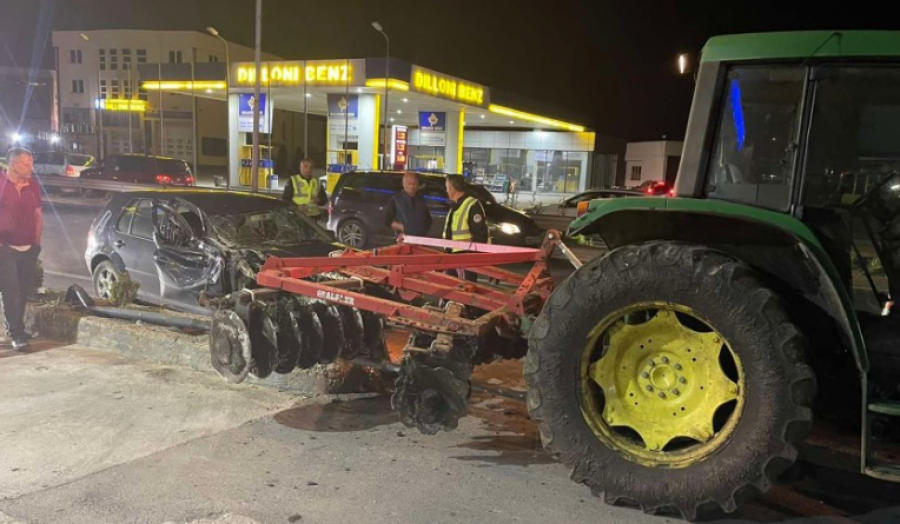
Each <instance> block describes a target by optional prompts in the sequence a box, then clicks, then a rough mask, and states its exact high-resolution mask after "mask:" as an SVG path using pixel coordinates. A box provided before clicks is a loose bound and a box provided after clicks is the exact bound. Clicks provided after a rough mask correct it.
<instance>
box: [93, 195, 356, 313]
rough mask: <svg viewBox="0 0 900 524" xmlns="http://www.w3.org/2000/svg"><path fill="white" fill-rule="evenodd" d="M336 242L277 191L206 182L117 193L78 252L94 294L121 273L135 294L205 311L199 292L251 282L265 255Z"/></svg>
mask: <svg viewBox="0 0 900 524" xmlns="http://www.w3.org/2000/svg"><path fill="white" fill-rule="evenodd" d="M340 249H343V246H341V245H339V244H337V243H335V242H334V237H333V235H331V234H330V233H329V232H328V231H326V230H325V229H324V228H322V227H321V226H319V225H318V224H316V223H315V221H313V220H311V219H310V218H308V217H307V216H306V215H304V214H303V213H301V212H300V211H299V210H297V209H296V208H295V207H294V206H292V205H290V204H287V203H286V202H283V201H281V200H280V199H278V198H274V197H269V196H264V195H258V194H251V193H241V192H233V191H232V192H224V191H220V190H212V189H207V190H203V189H181V190H173V189H166V190H161V191H133V192H124V193H118V194H116V196H114V197H113V198H112V200H110V202H109V204H108V205H107V206H106V208H105V209H104V210H103V212H101V213H100V215H99V216H98V217H97V218H96V219H95V220H94V223H93V224H92V225H91V229H90V232H89V234H88V244H87V250H86V251H85V255H84V259H85V262H86V263H87V266H88V269H89V270H90V272H91V275H92V276H93V287H94V293H95V295H96V296H98V297H101V298H107V297H109V289H110V285H111V284H112V283H113V282H115V281H116V280H117V279H119V278H120V277H121V275H122V274H123V273H124V272H126V271H127V272H128V274H129V276H131V278H132V279H134V280H136V281H137V282H138V283H140V289H139V291H138V297H139V298H140V299H141V300H143V301H146V302H149V303H152V304H159V305H163V306H168V307H172V308H175V309H179V310H182V311H190V312H195V313H204V312H206V313H208V310H207V309H206V308H204V307H202V306H200V305H199V304H198V303H197V298H198V297H199V294H200V292H201V291H206V293H207V294H208V295H209V296H211V297H216V296H222V295H225V294H228V293H231V292H233V291H236V290H240V289H242V288H244V287H253V285H255V278H256V271H258V270H259V268H260V267H261V266H262V264H263V262H264V261H265V259H266V257H268V256H270V255H276V256H287V257H303V256H327V255H328V254H329V253H332V252H334V251H337V250H340Z"/></svg>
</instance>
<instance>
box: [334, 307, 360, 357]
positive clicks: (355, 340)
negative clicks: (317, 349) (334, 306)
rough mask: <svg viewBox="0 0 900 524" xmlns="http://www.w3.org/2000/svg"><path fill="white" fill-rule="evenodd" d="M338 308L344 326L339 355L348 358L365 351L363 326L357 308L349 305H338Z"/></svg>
mask: <svg viewBox="0 0 900 524" xmlns="http://www.w3.org/2000/svg"><path fill="white" fill-rule="evenodd" d="M338 310H339V311H340V314H341V324H342V326H343V328H344V347H343V349H342V351H341V354H340V356H341V357H342V358H346V359H348V360H349V359H352V358H356V357H358V356H360V355H362V354H364V353H366V345H365V344H366V341H365V326H364V325H363V318H362V315H361V314H360V312H359V310H358V309H356V308H353V307H350V306H340V307H339V308H338Z"/></svg>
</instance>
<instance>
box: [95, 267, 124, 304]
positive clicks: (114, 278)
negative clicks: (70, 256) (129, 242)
mask: <svg viewBox="0 0 900 524" xmlns="http://www.w3.org/2000/svg"><path fill="white" fill-rule="evenodd" d="M121 275H122V273H121V272H120V271H119V270H118V269H116V266H115V264H113V263H112V262H111V261H109V260H104V261H103V262H100V263H99V264H97V267H95V268H94V274H93V281H94V295H95V296H96V297H97V298H103V299H107V300H109V298H110V290H111V289H112V286H113V284H115V283H116V282H118V281H119V278H120V277H121Z"/></svg>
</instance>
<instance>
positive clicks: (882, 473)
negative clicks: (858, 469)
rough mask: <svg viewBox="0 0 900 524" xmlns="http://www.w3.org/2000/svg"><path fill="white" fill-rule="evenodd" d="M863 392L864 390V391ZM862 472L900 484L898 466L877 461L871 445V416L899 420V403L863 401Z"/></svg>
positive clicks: (899, 468) (899, 467)
mask: <svg viewBox="0 0 900 524" xmlns="http://www.w3.org/2000/svg"><path fill="white" fill-rule="evenodd" d="M864 391H865V390H864ZM864 408H865V411H864V413H863V445H862V448H863V449H862V472H863V473H864V474H865V475H867V476H869V477H872V478H876V479H879V480H885V481H888V482H900V464H892V463H886V462H884V461H878V460H877V459H876V457H875V448H874V447H873V445H872V415H882V416H887V417H898V418H900V402H896V401H881V402H873V403H871V404H870V403H869V402H868V400H867V399H864Z"/></svg>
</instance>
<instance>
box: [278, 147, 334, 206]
mask: <svg viewBox="0 0 900 524" xmlns="http://www.w3.org/2000/svg"><path fill="white" fill-rule="evenodd" d="M289 182H290V183H288V184H285V185H284V194H283V195H282V197H281V199H282V200H284V201H285V202H289V203H293V204H294V205H295V206H297V207H299V208H300V211H302V212H303V213H305V214H306V215H307V216H308V217H310V218H312V219H314V220H319V219H320V218H321V217H322V208H321V207H320V206H324V205H325V204H327V203H328V195H326V194H325V188H324V187H322V184H321V183H320V182H319V179H318V178H316V177H314V176H313V161H312V160H310V159H308V158H304V159H303V160H301V161H300V174H299V175H294V176H292V177H291V179H290V181H289Z"/></svg>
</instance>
